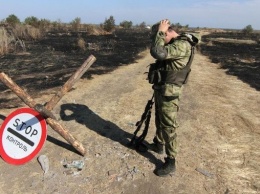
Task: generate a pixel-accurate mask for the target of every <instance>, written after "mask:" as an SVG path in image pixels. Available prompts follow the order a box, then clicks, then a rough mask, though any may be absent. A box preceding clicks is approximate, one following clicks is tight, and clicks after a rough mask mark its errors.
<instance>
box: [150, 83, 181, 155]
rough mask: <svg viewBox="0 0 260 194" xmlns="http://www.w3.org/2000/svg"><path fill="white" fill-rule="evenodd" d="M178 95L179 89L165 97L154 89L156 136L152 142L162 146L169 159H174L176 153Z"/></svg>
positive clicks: (163, 93) (160, 91)
mask: <svg viewBox="0 0 260 194" xmlns="http://www.w3.org/2000/svg"><path fill="white" fill-rule="evenodd" d="M170 91H172V89H171V90H170ZM175 92H176V89H175ZM168 93H169V92H168ZM180 93H181V88H178V91H177V92H176V93H175V94H174V95H171V92H170V94H167V93H166V96H165V92H162V90H161V89H159V90H156V89H154V101H155V125H156V134H155V137H154V140H153V141H154V142H155V143H160V144H164V146H165V152H166V155H167V157H169V158H175V157H176V155H177V152H178V142H177V134H176V129H177V128H178V123H177V112H178V110H179V106H178V104H179V97H180Z"/></svg>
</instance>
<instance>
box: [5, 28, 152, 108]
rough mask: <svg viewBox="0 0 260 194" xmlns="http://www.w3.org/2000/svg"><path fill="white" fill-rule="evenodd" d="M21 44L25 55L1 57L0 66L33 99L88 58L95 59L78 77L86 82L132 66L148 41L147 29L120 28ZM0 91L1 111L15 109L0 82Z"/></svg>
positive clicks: (60, 82)
mask: <svg viewBox="0 0 260 194" xmlns="http://www.w3.org/2000/svg"><path fill="white" fill-rule="evenodd" d="M80 39H81V40H84V41H83V42H84V45H83V46H82V45H79V44H78V41H79V40H80ZM25 45H26V52H24V51H23V52H16V53H11V54H7V55H4V56H2V57H1V60H0V67H1V71H2V72H4V73H6V74H7V75H9V76H10V77H11V78H12V79H13V80H14V81H15V82H16V83H17V84H18V85H19V86H21V87H22V88H25V89H26V90H27V91H28V93H29V94H30V95H31V96H33V97H37V96H38V95H42V93H44V91H46V90H49V89H55V88H56V87H60V86H62V85H63V84H64V83H65V82H66V81H67V80H68V79H69V77H70V76H71V75H72V74H73V73H74V72H75V71H76V70H77V69H78V68H79V67H80V66H81V65H82V64H83V62H84V61H85V60H86V59H87V58H88V57H89V56H90V55H94V56H95V57H96V59H97V60H96V61H95V62H94V64H93V65H92V66H91V67H90V69H89V70H88V71H87V72H86V73H85V74H84V75H83V76H82V77H83V78H87V79H91V78H92V76H93V75H95V74H96V75H101V74H105V73H109V72H111V71H113V70H114V69H116V68H118V67H119V66H124V65H128V64H131V63H134V62H135V61H136V60H137V59H138V58H139V56H138V53H140V52H141V51H143V50H145V49H147V48H148V47H149V45H150V39H149V31H148V30H142V31H141V30H122V29H121V30H116V31H115V32H114V33H113V34H106V35H87V34H86V33H84V32H82V33H48V34H47V35H46V36H45V37H44V38H43V39H42V40H40V41H33V42H26V43H25ZM0 92H1V93H2V95H1V97H0V104H1V105H0V107H1V108H8V107H16V106H19V102H20V100H19V99H18V100H17V98H16V97H15V98H12V99H10V98H9V99H7V98H6V96H7V95H8V94H9V93H10V92H11V91H9V90H8V88H7V87H6V86H5V85H3V84H2V83H0ZM3 94H7V95H3ZM10 102H12V103H10Z"/></svg>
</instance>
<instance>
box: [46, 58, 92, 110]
mask: <svg viewBox="0 0 260 194" xmlns="http://www.w3.org/2000/svg"><path fill="white" fill-rule="evenodd" d="M95 61H96V58H95V57H94V56H93V55H90V56H89V57H88V59H87V60H86V61H85V62H84V63H83V64H82V65H81V67H80V68H79V69H78V70H77V71H76V72H75V73H74V74H73V75H72V76H71V77H70V79H69V80H68V81H67V82H66V83H65V84H64V85H63V87H62V88H61V90H60V91H58V92H57V93H56V94H55V95H54V96H53V97H52V98H51V100H50V101H49V102H47V104H46V105H45V108H46V109H47V110H52V109H53V108H54V106H55V105H56V104H57V103H58V102H59V101H60V99H61V98H62V97H63V96H64V95H65V94H66V92H68V91H69V90H70V89H71V88H72V86H73V85H74V84H75V83H76V82H77V81H78V80H79V79H80V77H81V76H82V75H83V74H84V73H85V72H86V71H87V69H88V68H89V67H90V66H91V65H92V64H93V63H94V62H95Z"/></svg>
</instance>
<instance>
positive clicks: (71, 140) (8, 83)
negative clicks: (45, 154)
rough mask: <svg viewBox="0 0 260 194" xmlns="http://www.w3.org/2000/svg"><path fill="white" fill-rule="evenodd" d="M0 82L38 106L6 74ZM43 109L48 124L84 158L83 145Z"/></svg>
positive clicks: (24, 99) (0, 78)
mask: <svg viewBox="0 0 260 194" xmlns="http://www.w3.org/2000/svg"><path fill="white" fill-rule="evenodd" d="M0 80H1V81H2V82H3V83H4V84H5V85H6V86H7V87H9V88H10V89H11V90H12V91H13V92H14V93H15V94H16V95H17V96H18V97H19V98H20V99H21V100H22V101H23V102H24V103H25V104H26V105H28V106H29V107H31V108H35V107H36V106H37V105H38V104H37V103H36V102H35V101H34V100H33V98H32V97H31V96H30V95H29V94H28V93H27V92H25V91H24V90H23V89H22V88H20V87H19V86H18V85H17V84H16V83H15V82H13V80H12V79H11V78H10V77H8V76H7V75H6V74H5V73H3V72H1V73H0ZM41 108H42V109H43V111H44V112H45V115H44V116H45V117H46V116H47V118H46V122H47V123H48V124H49V125H50V126H51V127H52V128H53V129H54V130H55V131H56V132H57V133H59V134H60V135H61V136H62V137H63V138H64V139H65V140H66V141H68V142H69V143H70V144H71V145H72V146H73V147H74V148H75V149H76V150H77V151H78V152H79V153H81V154H82V155H83V156H84V155H85V154H86V153H85V148H84V147H83V145H82V144H81V143H80V142H79V141H78V140H77V139H76V138H75V137H73V136H72V135H71V134H70V133H69V131H68V130H67V129H66V128H64V127H63V126H62V125H61V124H60V123H58V121H56V120H55V119H53V118H51V115H48V114H49V112H50V111H49V112H48V110H47V109H45V107H41ZM36 110H37V109H36Z"/></svg>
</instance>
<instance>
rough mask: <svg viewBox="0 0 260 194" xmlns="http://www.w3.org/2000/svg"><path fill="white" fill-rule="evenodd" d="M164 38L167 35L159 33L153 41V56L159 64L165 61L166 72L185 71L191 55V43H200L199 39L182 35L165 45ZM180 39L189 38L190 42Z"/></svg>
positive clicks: (151, 50) (151, 51) (189, 35)
mask: <svg viewBox="0 0 260 194" xmlns="http://www.w3.org/2000/svg"><path fill="white" fill-rule="evenodd" d="M164 37H165V34H164V33H163V32H157V34H156V36H155V37H154V39H153V40H152V46H151V49H150V53H151V55H152V56H153V57H154V58H155V59H157V60H158V61H159V62H161V61H163V63H164V65H165V68H166V69H165V70H169V71H179V70H181V69H183V68H184V67H185V66H186V64H187V63H188V61H189V58H190V55H191V43H194V44H196V43H198V39H197V38H196V37H195V36H193V35H191V34H181V35H180V36H179V37H177V38H175V39H172V40H171V41H170V42H169V43H168V44H165V42H164ZM180 37H187V38H188V39H189V40H190V41H187V40H184V39H182V38H180ZM189 42H191V43H189Z"/></svg>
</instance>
